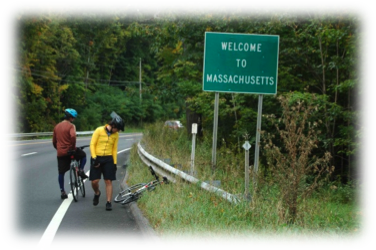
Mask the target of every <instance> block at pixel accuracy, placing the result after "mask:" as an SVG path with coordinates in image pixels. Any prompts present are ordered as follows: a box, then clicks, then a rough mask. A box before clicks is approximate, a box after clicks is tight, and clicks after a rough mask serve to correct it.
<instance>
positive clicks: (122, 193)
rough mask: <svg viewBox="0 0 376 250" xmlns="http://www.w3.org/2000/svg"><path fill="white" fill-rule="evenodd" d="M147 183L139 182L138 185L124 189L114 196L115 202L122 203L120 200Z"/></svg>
mask: <svg viewBox="0 0 376 250" xmlns="http://www.w3.org/2000/svg"><path fill="white" fill-rule="evenodd" d="M145 185H146V184H145V183H139V184H136V185H133V186H131V187H129V188H126V189H124V190H123V191H121V192H120V193H119V194H118V195H116V197H115V198H114V202H116V203H120V202H122V201H124V200H125V199H127V198H128V197H129V196H130V195H132V194H133V193H134V192H136V191H137V190H138V189H140V188H141V187H143V186H145Z"/></svg>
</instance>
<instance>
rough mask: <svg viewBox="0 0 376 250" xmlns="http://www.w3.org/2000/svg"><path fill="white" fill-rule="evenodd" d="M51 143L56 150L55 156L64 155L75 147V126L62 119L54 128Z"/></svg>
mask: <svg viewBox="0 0 376 250" xmlns="http://www.w3.org/2000/svg"><path fill="white" fill-rule="evenodd" d="M52 144H53V145H54V148H56V150H57V156H58V157H60V156H65V155H67V154H68V151H69V150H74V149H76V126H75V125H74V124H73V123H71V122H69V121H67V120H64V121H62V122H60V123H59V124H57V125H56V126H55V128H54V133H53V138H52Z"/></svg>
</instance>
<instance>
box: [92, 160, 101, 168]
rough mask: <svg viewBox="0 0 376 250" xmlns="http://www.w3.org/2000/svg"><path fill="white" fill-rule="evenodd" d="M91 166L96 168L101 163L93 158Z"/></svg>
mask: <svg viewBox="0 0 376 250" xmlns="http://www.w3.org/2000/svg"><path fill="white" fill-rule="evenodd" d="M91 165H92V166H93V167H95V168H97V167H99V165H100V163H99V161H98V159H97V158H91Z"/></svg>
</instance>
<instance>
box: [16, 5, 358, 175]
mask: <svg viewBox="0 0 376 250" xmlns="http://www.w3.org/2000/svg"><path fill="white" fill-rule="evenodd" d="M17 24H18V25H17V27H18V36H19V39H18V41H19V43H18V45H17V48H18V58H17V59H18V60H17V66H16V70H17V72H18V74H17V78H16V79H17V83H16V84H15V86H13V87H14V102H15V103H17V104H16V109H17V112H18V114H17V121H16V124H15V128H16V131H17V132H38V131H39V132H44V131H51V130H52V128H53V126H54V125H55V124H56V123H58V122H59V121H60V120H61V119H62V114H63V111H64V109H65V108H68V107H70V108H75V109H77V110H78V111H79V119H77V120H76V123H77V129H78V130H86V129H90V128H93V127H95V126H97V125H100V124H102V123H103V122H105V121H107V120H108V119H109V116H108V115H109V113H110V112H111V111H116V112H117V113H119V114H121V115H122V116H124V119H126V121H127V123H128V124H131V125H133V126H137V125H139V126H142V124H143V123H144V122H147V123H149V122H151V123H152V122H156V121H163V120H166V119H181V118H185V119H186V121H183V123H186V125H187V126H186V127H189V126H190V125H191V124H190V123H192V122H193V120H192V117H196V118H197V117H199V118H200V127H202V129H203V130H202V132H203V133H202V134H206V135H211V134H212V128H213V108H214V105H213V102H214V94H213V93H208V92H203V91H202V87H201V84H202V69H203V66H204V65H203V61H204V60H203V54H204V44H205V41H204V37H205V36H204V34H205V32H208V31H214V32H234V33H255V34H273V35H279V36H280V47H279V62H278V66H279V67H278V94H284V93H288V92H290V91H291V92H296V96H298V95H301V96H300V97H299V98H302V99H306V98H309V96H310V94H311V93H316V94H318V99H317V100H316V103H317V104H318V105H319V107H318V109H319V110H320V112H319V113H318V115H317V116H313V117H312V118H311V122H313V121H314V120H315V119H316V120H317V119H320V120H322V123H321V124H320V125H319V126H320V127H319V128H320V130H321V131H322V133H321V134H320V135H319V136H318V141H319V142H320V145H322V147H323V148H320V149H316V150H315V153H317V154H318V155H320V156H322V155H324V152H325V151H329V152H330V153H331V155H332V156H333V158H332V159H331V165H335V166H336V170H335V171H336V173H335V174H336V175H338V174H339V175H341V176H342V179H343V180H351V179H352V177H353V173H355V172H356V171H354V170H356V169H357V166H356V158H355V157H354V156H357V153H358V151H359V150H358V148H359V145H358V144H359V143H358V142H357V140H356V139H359V137H360V136H361V132H360V127H361V126H360V124H359V117H358V113H359V112H358V108H359V107H358V104H357V99H358V98H359V96H360V94H359V93H360V89H358V88H359V79H358V78H359V73H358V72H357V63H358V57H357V53H358V50H357V48H358V47H360V46H359V32H360V31H359V27H358V18H357V17H356V16H351V15H346V14H337V15H330V16H328V15H310V16H307V17H302V16H299V15H295V14H289V13H280V14H275V13H273V14H271V13H270V14H263V13H257V12H255V13H252V15H246V14H245V13H242V12H239V11H229V12H227V13H224V12H223V13H203V12H196V13H195V15H191V14H181V13H174V12H173V11H172V12H169V13H164V14H162V13H161V14H160V15H158V17H153V16H149V15H147V14H144V13H138V14H134V15H130V14H116V15H115V14H114V15H109V16H106V15H101V14H88V13H83V14H82V15H80V16H74V15H61V14H55V15H50V14H42V15H40V16H33V15H29V16H28V15H21V16H20V18H19V20H18V23H17ZM140 62H141V72H140ZM140 78H141V88H140ZM307 86H309V87H310V88H309V89H306V87H307ZM111 88H112V90H110V89H111ZM140 89H141V90H140ZM140 92H141V93H140ZM299 93H300V94H299ZM140 94H141V99H140ZM257 103H258V99H257V95H245V94H230V93H221V94H220V107H219V130H218V137H219V140H218V141H219V144H220V145H222V144H226V145H232V147H231V150H234V151H235V152H238V151H239V150H241V144H242V143H240V141H241V140H242V135H243V134H245V133H247V134H249V135H250V136H249V139H250V141H251V142H254V140H255V132H254V131H255V127H256V117H257V105H258V104H257ZM187 108H189V109H187ZM263 113H267V114H271V113H274V114H276V115H280V114H281V113H282V109H281V107H280V105H279V103H278V102H276V101H275V99H274V98H273V97H272V96H265V97H264V102H263ZM197 119H198V118H197ZM197 119H196V120H195V122H197ZM262 128H263V129H264V130H267V131H269V132H270V133H272V134H276V131H275V130H274V127H273V126H272V124H271V123H270V122H269V121H264V120H263V121H262ZM251 157H253V152H252V153H251ZM261 161H263V162H265V157H264V156H261Z"/></svg>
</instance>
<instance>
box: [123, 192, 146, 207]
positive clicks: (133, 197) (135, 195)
mask: <svg viewBox="0 0 376 250" xmlns="http://www.w3.org/2000/svg"><path fill="white" fill-rule="evenodd" d="M141 194H142V192H141V193H139V192H136V193H133V194H129V195H128V196H127V197H126V198H125V199H124V200H123V201H122V202H121V205H126V204H129V203H131V202H134V201H137V200H138V199H140V197H141Z"/></svg>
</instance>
